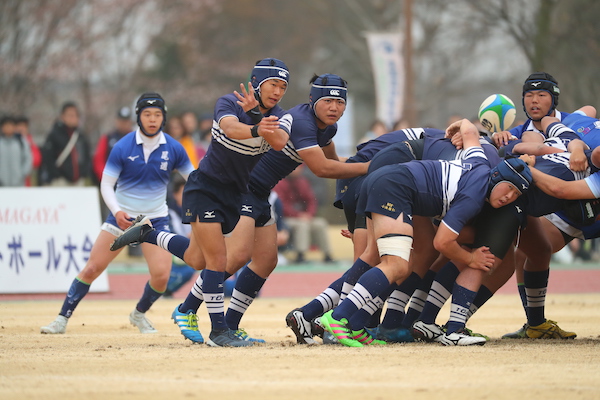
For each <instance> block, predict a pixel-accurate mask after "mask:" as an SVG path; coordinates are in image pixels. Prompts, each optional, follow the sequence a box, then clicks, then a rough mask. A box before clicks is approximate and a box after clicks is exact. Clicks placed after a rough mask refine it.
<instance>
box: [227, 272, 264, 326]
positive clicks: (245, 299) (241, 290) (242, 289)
mask: <svg viewBox="0 0 600 400" xmlns="http://www.w3.org/2000/svg"><path fill="white" fill-rule="evenodd" d="M225 279H227V278H225ZM265 281H266V279H264V278H261V277H260V276H258V275H257V274H256V273H255V272H254V271H252V270H251V269H250V268H248V267H247V266H246V267H244V268H243V269H242V270H241V271H240V274H239V275H238V277H237V280H236V282H235V289H233V293H232V295H231V301H230V303H229V308H228V309H227V314H225V322H226V323H227V326H228V327H229V329H233V330H237V329H238V328H239V325H240V320H241V319H242V317H243V316H244V313H245V312H246V310H247V309H248V307H250V304H252V302H253V301H254V299H255V298H256V296H257V295H258V292H259V291H260V289H261V288H262V286H263V285H264V283H265Z"/></svg>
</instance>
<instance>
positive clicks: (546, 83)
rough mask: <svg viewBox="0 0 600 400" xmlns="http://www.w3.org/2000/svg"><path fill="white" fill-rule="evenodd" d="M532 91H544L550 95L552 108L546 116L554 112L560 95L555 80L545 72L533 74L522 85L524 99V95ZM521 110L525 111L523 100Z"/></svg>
mask: <svg viewBox="0 0 600 400" xmlns="http://www.w3.org/2000/svg"><path fill="white" fill-rule="evenodd" d="M533 90H544V91H546V92H548V93H550V95H551V96H552V107H550V111H549V112H548V115H549V114H550V113H551V112H552V111H554V109H555V108H556V106H557V105H558V95H560V89H559V88H558V82H557V81H556V79H554V77H553V76H552V75H550V74H548V73H546V72H534V73H533V74H531V75H529V76H528V77H527V79H525V82H524V83H523V97H525V93H527V92H531V91H533ZM523 109H525V100H523ZM525 113H526V114H527V110H525Z"/></svg>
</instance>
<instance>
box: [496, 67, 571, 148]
mask: <svg viewBox="0 0 600 400" xmlns="http://www.w3.org/2000/svg"><path fill="white" fill-rule="evenodd" d="M559 95H560V89H559V87H558V82H557V81H556V79H554V77H553V76H552V75H550V74H548V73H546V72H534V73H533V74H531V75H529V76H528V77H527V79H525V82H524V83H523V100H522V101H523V111H525V114H526V115H527V121H525V123H524V124H522V125H519V126H515V127H514V128H512V129H511V130H509V131H502V132H495V133H493V134H492V140H493V141H494V143H495V145H496V147H498V148H500V147H502V146H506V145H507V144H508V143H509V142H510V141H511V140H517V139H524V135H523V134H524V133H525V132H535V134H536V135H535V136H538V137H539V138H540V139H541V140H543V139H544V138H545V136H544V130H543V129H542V126H541V123H540V121H541V120H542V118H544V117H545V116H547V115H550V116H553V117H556V118H558V119H559V120H561V119H563V118H565V117H566V116H567V115H569V114H568V113H564V112H560V111H558V110H556V106H558V96H559Z"/></svg>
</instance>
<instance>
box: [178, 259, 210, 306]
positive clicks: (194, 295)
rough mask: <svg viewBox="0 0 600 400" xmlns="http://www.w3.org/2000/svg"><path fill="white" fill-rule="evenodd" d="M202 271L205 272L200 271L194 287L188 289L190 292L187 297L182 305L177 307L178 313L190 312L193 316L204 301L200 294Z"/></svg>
mask: <svg viewBox="0 0 600 400" xmlns="http://www.w3.org/2000/svg"><path fill="white" fill-rule="evenodd" d="M204 271H205V270H202V271H200V273H199V274H198V278H196V282H194V285H193V286H192V288H191V289H190V292H189V293H188V295H187V297H186V298H185V300H184V301H183V303H181V304H180V305H179V308H178V310H179V312H182V313H187V312H188V311H190V310H191V311H192V312H193V313H194V314H197V313H198V309H199V308H200V305H201V304H202V302H203V301H204V295H203V294H202V283H203V281H204V279H203V278H204Z"/></svg>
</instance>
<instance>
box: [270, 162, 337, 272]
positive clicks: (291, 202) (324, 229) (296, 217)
mask: <svg viewBox="0 0 600 400" xmlns="http://www.w3.org/2000/svg"><path fill="white" fill-rule="evenodd" d="M302 170H303V166H302V165H301V166H299V167H298V168H296V169H295V170H294V171H293V172H292V173H291V174H289V175H288V176H287V177H286V178H285V179H283V180H281V181H280V182H279V183H278V184H277V186H275V191H276V192H277V194H278V196H279V198H280V199H281V202H282V203H283V217H284V219H283V220H284V222H285V223H286V225H288V226H289V228H290V233H291V238H292V244H293V248H294V250H296V252H297V257H296V262H297V263H301V262H304V261H306V260H305V253H306V252H307V251H308V250H309V247H310V244H311V239H312V243H313V244H316V245H318V246H319V247H320V249H321V251H322V252H323V261H325V262H332V261H333V259H332V258H331V249H330V246H329V236H328V227H329V224H328V223H327V220H326V219H325V218H322V217H317V216H316V214H317V208H318V207H317V199H316V197H315V194H314V192H313V190H312V187H311V186H310V182H309V181H308V179H307V178H306V176H304V174H303V173H302Z"/></svg>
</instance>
